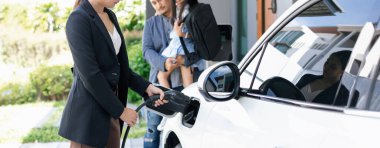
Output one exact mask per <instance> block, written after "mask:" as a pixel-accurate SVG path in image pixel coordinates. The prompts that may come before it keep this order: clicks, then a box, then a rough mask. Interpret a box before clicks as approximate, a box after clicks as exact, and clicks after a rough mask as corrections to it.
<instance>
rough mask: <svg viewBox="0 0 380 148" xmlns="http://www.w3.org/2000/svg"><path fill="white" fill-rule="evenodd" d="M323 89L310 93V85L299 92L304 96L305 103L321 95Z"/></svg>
mask: <svg viewBox="0 0 380 148" xmlns="http://www.w3.org/2000/svg"><path fill="white" fill-rule="evenodd" d="M322 91H323V89H321V90H316V91H313V92H312V91H311V87H310V83H309V84H307V85H306V86H304V87H302V89H301V92H302V94H303V95H304V96H305V99H306V102H312V101H313V100H314V98H315V97H316V96H317V95H319V93H321V92H322Z"/></svg>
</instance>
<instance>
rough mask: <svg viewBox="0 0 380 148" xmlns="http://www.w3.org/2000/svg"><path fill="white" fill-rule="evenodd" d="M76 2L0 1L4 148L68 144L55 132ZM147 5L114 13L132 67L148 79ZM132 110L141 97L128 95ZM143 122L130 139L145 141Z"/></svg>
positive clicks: (0, 143)
mask: <svg viewBox="0 0 380 148" xmlns="http://www.w3.org/2000/svg"><path fill="white" fill-rule="evenodd" d="M74 2H75V0H11V1H10V0H0V147H4V145H5V144H14V145H16V146H17V145H19V146H20V145H25V144H28V143H49V142H62V141H63V142H65V141H66V140H65V139H63V138H61V137H59V136H58V134H57V132H58V128H59V123H60V117H61V114H62V111H63V108H64V105H65V103H66V97H67V95H68V92H69V90H70V86H71V82H72V75H71V71H70V68H71V67H72V65H73V61H72V57H71V53H70V49H69V47H68V44H67V41H66V36H65V24H66V20H67V18H68V16H69V14H70V12H71V11H72V10H73V9H72V8H73V5H74ZM145 3H146V1H145V0H124V1H121V2H120V3H119V4H118V5H116V7H115V8H113V11H114V12H115V13H116V15H117V17H118V21H119V23H120V26H121V28H122V30H123V32H124V36H125V38H126V41H125V42H126V43H127V52H128V57H129V60H130V67H131V68H132V69H133V70H134V71H135V72H136V73H138V74H140V75H142V76H144V77H145V78H146V79H147V77H148V74H149V65H148V64H147V63H146V62H145V60H144V59H143V58H142V54H141V34H142V29H143V25H144V21H145ZM128 101H129V103H128V105H130V106H133V105H135V106H136V105H138V104H140V103H141V97H140V96H138V95H137V94H136V93H134V92H133V91H129V94H128ZM145 123H146V122H145V120H144V118H140V122H139V125H138V126H136V127H134V128H132V129H131V132H130V133H129V138H141V137H142V136H143V134H144V132H145V126H146V125H145Z"/></svg>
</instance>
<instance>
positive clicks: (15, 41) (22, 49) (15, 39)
mask: <svg viewBox="0 0 380 148" xmlns="http://www.w3.org/2000/svg"><path fill="white" fill-rule="evenodd" d="M4 33H5V34H3V33H0V43H2V45H1V46H2V47H0V55H1V59H3V60H4V62H5V63H11V64H16V65H19V66H23V67H30V66H31V67H36V66H38V65H40V64H42V63H44V62H46V61H48V60H50V59H51V58H52V57H54V56H55V55H59V54H61V53H64V52H68V51H69V48H68V45H67V42H66V37H65V35H64V33H51V34H50V33H40V34H33V33H30V32H27V31H15V30H5V31H4ZM20 34H23V35H20Z"/></svg>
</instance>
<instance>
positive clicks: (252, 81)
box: [202, 0, 380, 147]
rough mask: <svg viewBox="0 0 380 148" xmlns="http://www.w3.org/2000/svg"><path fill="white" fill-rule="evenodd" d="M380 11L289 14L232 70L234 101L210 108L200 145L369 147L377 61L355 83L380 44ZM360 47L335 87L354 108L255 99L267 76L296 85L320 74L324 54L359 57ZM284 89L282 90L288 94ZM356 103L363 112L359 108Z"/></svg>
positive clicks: (320, 6)
mask: <svg viewBox="0 0 380 148" xmlns="http://www.w3.org/2000/svg"><path fill="white" fill-rule="evenodd" d="M379 6H380V1H376V0H363V1H357V0H333V1H332V0H323V1H322V0H321V1H310V2H309V3H306V4H302V5H299V6H298V7H292V8H293V10H292V9H291V10H289V11H287V12H286V13H285V15H286V16H282V17H280V19H279V20H278V21H276V22H275V23H274V25H273V26H272V27H271V28H269V30H268V31H269V32H266V33H265V34H264V35H263V37H262V38H261V39H260V40H259V41H258V43H256V45H254V47H253V48H252V49H251V51H250V52H249V53H248V55H247V56H246V57H245V58H244V59H243V61H242V62H241V63H240V64H239V68H240V73H241V75H240V82H241V85H240V87H241V89H242V91H241V93H240V95H239V96H238V97H237V98H236V99H234V100H230V101H227V102H220V103H217V104H216V105H215V106H214V107H213V108H212V111H211V112H210V115H209V118H208V120H207V123H208V125H206V126H207V127H206V128H205V129H207V130H206V131H205V133H204V139H205V140H204V141H203V143H202V145H204V146H205V147H217V146H222V147H229V146H234V147H374V146H375V145H376V144H377V143H376V140H377V136H376V135H377V134H378V133H379V132H380V128H378V127H380V114H379V112H378V110H377V108H378V107H377V105H378V104H376V102H379V101H378V99H377V98H379V93H378V92H380V90H379V86H378V85H379V82H378V77H379V75H378V70H379V67H378V65H377V67H376V64H375V63H378V61H379V60H378V59H379V58H380V57H375V58H374V59H377V61H376V60H374V61H376V62H372V66H373V67H372V69H373V71H372V76H371V77H370V76H368V75H369V74H368V75H367V77H363V76H361V75H360V73H361V70H362V69H363V68H360V67H365V60H363V59H366V57H367V56H369V55H372V54H369V53H370V51H373V50H376V49H377V48H378V46H376V45H377V44H375V43H377V42H380V41H378V36H379V35H378V34H379V33H378V32H379V30H380V29H379V28H380V25H379V18H380V12H379V11H377V9H378V7H379ZM290 12H291V13H290ZM366 24H370V25H366ZM365 25H366V26H369V28H370V27H371V26H373V28H374V29H373V31H368V30H371V29H368V27H364V26H365ZM368 34H369V35H368ZM361 36H369V38H368V37H361ZM368 40H369V41H368ZM376 41H377V42H376ZM364 44H366V45H364ZM359 47H361V48H366V49H365V51H366V52H364V53H363V55H361V56H362V58H360V59H362V61H358V60H357V59H356V60H354V61H355V63H358V64H359V66H358V67H359V68H358V70H357V72H355V73H352V72H349V71H347V69H350V68H351V67H352V66H355V64H351V65H350V64H349V65H348V66H347V68H346V72H345V73H344V75H343V78H345V80H344V81H343V80H342V83H341V84H340V86H341V87H343V86H344V87H346V88H348V89H349V90H350V91H351V92H355V91H357V92H358V93H356V95H355V93H352V94H350V99H349V101H352V100H353V99H352V98H353V97H354V96H356V99H359V101H358V102H359V104H357V105H356V103H355V104H354V105H350V104H352V103H351V102H348V103H347V105H344V106H336V105H328V104H318V103H312V102H306V101H300V100H301V99H297V98H296V99H294V98H292V99H291V98H287V97H283V96H276V95H273V94H271V93H262V92H261V88H262V86H263V85H264V84H266V82H267V81H269V80H271V78H273V77H281V78H284V81H287V82H291V83H293V84H296V83H297V81H298V80H299V79H300V78H301V76H303V75H305V74H315V75H321V74H322V69H323V64H324V63H325V61H326V59H327V58H328V57H329V55H330V54H331V53H334V52H336V51H341V50H349V51H352V53H356V51H358V50H363V49H360V48H359ZM286 58H287V59H288V60H282V59H286ZM351 59H354V57H353V56H352V57H351ZM284 62H286V63H284ZM277 67H280V68H277ZM376 71H377V72H376ZM354 82H355V84H353V83H354ZM291 83H290V84H291ZM287 84H288V83H287ZM291 88H293V87H291V86H289V90H287V89H288V88H287V87H285V88H282V89H284V90H282V91H283V92H285V93H286V92H287V91H288V92H289V93H290V92H292V90H291ZM361 90H363V91H361ZM364 90H366V91H364ZM375 92H376V93H375ZM362 100H364V101H362ZM360 102H365V103H360ZM368 102H369V103H368ZM360 104H369V105H366V107H359V105H360ZM361 106H363V105H361ZM207 137H215V140H212V139H211V138H207ZM210 140H211V141H210Z"/></svg>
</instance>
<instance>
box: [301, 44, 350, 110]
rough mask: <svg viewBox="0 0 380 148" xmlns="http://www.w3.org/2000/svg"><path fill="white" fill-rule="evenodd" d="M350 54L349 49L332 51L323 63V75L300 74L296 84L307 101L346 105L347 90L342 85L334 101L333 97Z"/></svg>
mask: <svg viewBox="0 0 380 148" xmlns="http://www.w3.org/2000/svg"><path fill="white" fill-rule="evenodd" d="M350 55H351V51H348V50H344V51H338V52H335V53H332V54H331V55H330V57H329V58H328V59H327V61H326V62H325V64H324V65H323V75H320V76H316V75H311V74H306V75H304V76H302V78H301V79H300V80H299V81H298V83H297V85H296V86H297V87H298V88H299V89H300V90H301V92H302V93H303V94H304V96H305V98H306V101H307V102H315V103H322V104H328V105H346V103H347V99H348V90H347V88H345V87H344V86H341V87H340V89H339V93H338V96H337V100H336V101H334V98H335V95H336V91H337V90H338V86H339V82H340V78H341V77H342V75H343V73H344V69H345V68H346V65H347V62H348V60H349V58H350ZM334 102H335V103H334Z"/></svg>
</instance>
